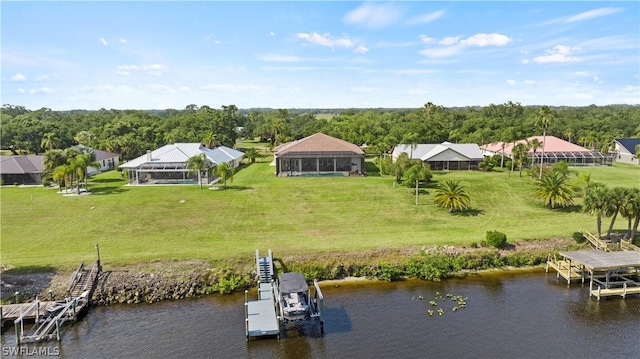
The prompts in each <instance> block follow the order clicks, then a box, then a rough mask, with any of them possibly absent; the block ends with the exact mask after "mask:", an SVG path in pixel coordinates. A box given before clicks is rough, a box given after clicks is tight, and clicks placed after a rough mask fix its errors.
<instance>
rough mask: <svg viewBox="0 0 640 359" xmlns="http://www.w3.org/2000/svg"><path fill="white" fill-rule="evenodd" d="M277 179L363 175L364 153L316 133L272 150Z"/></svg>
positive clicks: (358, 148)
mask: <svg viewBox="0 0 640 359" xmlns="http://www.w3.org/2000/svg"><path fill="white" fill-rule="evenodd" d="M273 152H274V154H275V156H274V157H275V159H274V162H275V165H276V175H277V176H322V175H332V174H335V175H340V174H341V175H343V176H349V175H353V174H364V172H365V167H364V152H363V151H362V149H361V148H360V147H358V146H356V145H354V144H352V143H349V142H347V141H344V140H341V139H338V138H335V137H331V136H329V135H325V134H324V133H320V132H318V133H316V134H314V135H311V136H309V137H305V138H303V139H300V140H296V141H291V142H287V143H284V144H282V145H280V146H278V147H276V148H274V149H273Z"/></svg>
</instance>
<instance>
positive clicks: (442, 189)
mask: <svg viewBox="0 0 640 359" xmlns="http://www.w3.org/2000/svg"><path fill="white" fill-rule="evenodd" d="M433 203H435V204H437V205H439V206H440V207H443V208H446V209H447V211H449V213H452V212H454V211H464V210H466V209H469V208H471V199H470V198H469V194H468V193H467V191H466V189H465V188H464V187H463V186H462V185H461V184H460V181H455V180H447V181H444V182H443V183H440V184H439V185H438V188H437V189H436V193H435V196H434V197H433Z"/></svg>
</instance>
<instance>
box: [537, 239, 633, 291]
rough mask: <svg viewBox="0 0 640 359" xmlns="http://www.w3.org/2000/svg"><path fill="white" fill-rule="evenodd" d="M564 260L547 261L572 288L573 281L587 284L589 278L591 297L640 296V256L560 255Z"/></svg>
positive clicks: (627, 253) (598, 252)
mask: <svg viewBox="0 0 640 359" xmlns="http://www.w3.org/2000/svg"><path fill="white" fill-rule="evenodd" d="M559 254H560V256H561V257H562V258H561V259H557V258H554V259H551V258H549V259H548V260H547V269H546V270H547V272H548V271H549V268H553V269H555V270H556V271H557V278H560V277H563V278H564V279H565V280H566V281H567V285H570V283H571V281H573V280H580V281H581V282H582V283H584V282H585V280H586V278H587V277H588V278H589V296H590V297H592V296H593V297H596V298H597V299H598V300H600V298H602V297H610V296H617V297H622V298H625V297H626V296H627V295H633V294H640V252H636V251H618V252H605V251H601V250H588V251H569V252H560V253H559Z"/></svg>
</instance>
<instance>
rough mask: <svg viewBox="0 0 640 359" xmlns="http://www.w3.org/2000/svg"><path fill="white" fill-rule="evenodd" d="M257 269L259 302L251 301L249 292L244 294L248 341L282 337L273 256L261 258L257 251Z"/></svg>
mask: <svg viewBox="0 0 640 359" xmlns="http://www.w3.org/2000/svg"><path fill="white" fill-rule="evenodd" d="M256 269H257V270H258V275H259V281H258V300H257V301H249V298H248V295H249V292H248V291H245V292H244V308H245V311H244V315H245V334H246V336H247V340H250V339H251V338H256V337H262V336H277V337H280V318H279V317H278V315H277V313H278V301H277V298H278V294H277V291H278V287H277V286H276V285H275V282H274V274H275V273H274V272H275V271H274V268H273V254H272V253H271V250H269V253H268V255H267V256H266V257H260V253H259V251H258V250H256Z"/></svg>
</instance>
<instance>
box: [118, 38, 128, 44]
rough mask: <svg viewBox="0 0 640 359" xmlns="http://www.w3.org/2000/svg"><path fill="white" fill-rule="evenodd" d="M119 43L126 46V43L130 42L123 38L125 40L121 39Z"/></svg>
mask: <svg viewBox="0 0 640 359" xmlns="http://www.w3.org/2000/svg"><path fill="white" fill-rule="evenodd" d="M118 41H119V42H120V43H121V44H126V43H127V42H128V41H127V39H124V38H123V39H120V40H118Z"/></svg>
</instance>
